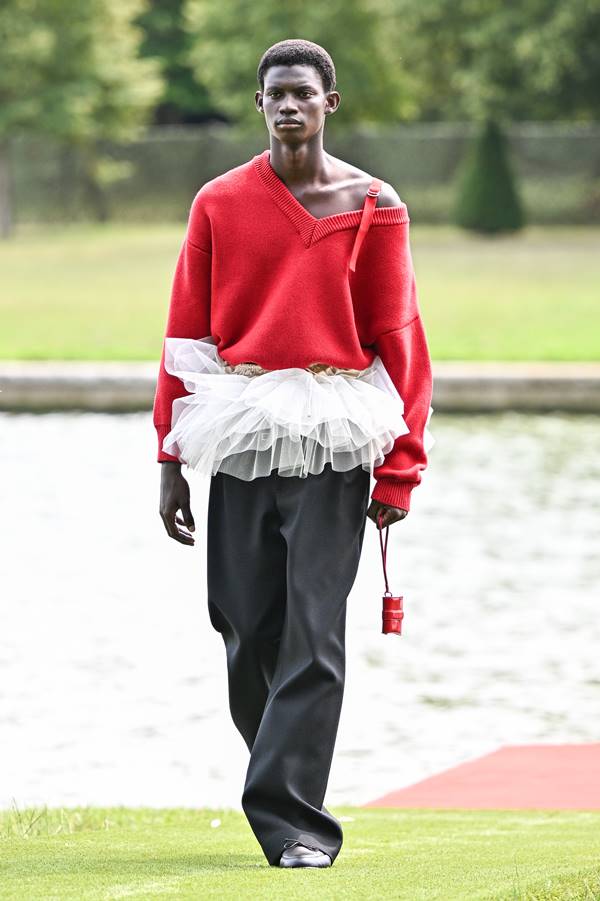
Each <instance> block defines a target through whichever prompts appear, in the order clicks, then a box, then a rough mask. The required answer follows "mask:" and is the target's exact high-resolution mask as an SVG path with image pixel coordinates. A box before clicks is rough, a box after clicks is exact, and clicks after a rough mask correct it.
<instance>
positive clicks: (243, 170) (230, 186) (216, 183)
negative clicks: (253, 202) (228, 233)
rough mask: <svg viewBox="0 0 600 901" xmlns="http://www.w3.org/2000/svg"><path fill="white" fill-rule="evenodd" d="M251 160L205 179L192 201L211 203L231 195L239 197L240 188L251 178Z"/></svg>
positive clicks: (223, 199)
mask: <svg viewBox="0 0 600 901" xmlns="http://www.w3.org/2000/svg"><path fill="white" fill-rule="evenodd" d="M251 174H252V160H248V161H246V162H245V163H241V164H240V165H239V166H233V167H232V168H231V169H228V170H227V171H226V172H220V173H219V174H218V175H215V176H214V177H213V178H210V179H208V181H205V182H204V184H203V185H202V187H201V188H200V189H199V190H198V192H197V193H196V196H195V198H194V203H199V204H208V205H212V204H215V203H219V202H223V201H225V200H227V199H228V198H231V197H238V198H239V197H240V189H241V188H242V187H244V185H245V182H246V180H247V179H249V178H251Z"/></svg>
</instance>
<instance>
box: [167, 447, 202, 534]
mask: <svg viewBox="0 0 600 901" xmlns="http://www.w3.org/2000/svg"><path fill="white" fill-rule="evenodd" d="M160 468H161V477H160V515H161V519H162V521H163V522H164V524H165V529H166V530H167V533H168V534H169V535H170V537H171V538H174V539H175V541H179V542H181V544H194V536H193V535H190V533H189V532H186V531H185V530H184V529H179V528H178V527H177V524H178V523H179V525H181V526H187V528H188V529H189V530H190V532H193V531H194V529H195V528H196V526H195V523H194V517H193V516H192V511H191V509H190V486H189V485H188V483H187V481H186V480H185V478H184V476H183V475H182V474H181V463H175V462H171V461H169V460H167V461H165V462H164V463H161V464H160ZM178 510H181V512H182V514H183V519H182V518H181V516H177V511H178Z"/></svg>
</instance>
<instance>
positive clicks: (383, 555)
mask: <svg viewBox="0 0 600 901" xmlns="http://www.w3.org/2000/svg"><path fill="white" fill-rule="evenodd" d="M382 516H383V510H380V511H379V513H378V515H377V529H378V530H379V544H380V546H381V560H382V563H383V578H384V579H385V593H386V594H391V591H390V586H389V585H388V577H387V570H386V568H385V564H386V560H387V545H388V537H389V531H390V527H389V526H386V527H385V545H384V543H383V538H382V537H381V533H382V531H383V529H382V528H381V520H380V517H382Z"/></svg>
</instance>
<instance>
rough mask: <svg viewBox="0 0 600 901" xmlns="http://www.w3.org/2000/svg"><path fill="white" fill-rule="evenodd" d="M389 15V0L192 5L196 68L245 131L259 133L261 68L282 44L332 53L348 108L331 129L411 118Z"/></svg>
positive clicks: (189, 18) (188, 11)
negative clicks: (309, 44) (296, 42)
mask: <svg viewBox="0 0 600 901" xmlns="http://www.w3.org/2000/svg"><path fill="white" fill-rule="evenodd" d="M387 10H389V3H388V2H387V0H371V2H370V3H368V4H366V3H365V2H364V0H331V2H329V3H326V4H312V5H311V4H309V5H306V4H304V3H300V2H285V3H281V2H280V0H263V2H261V3H256V4H248V3H246V2H245V0H230V2H228V3H221V4H219V3H214V2H213V0H187V3H186V6H185V19H186V23H187V25H186V27H187V29H188V31H189V32H190V35H191V37H192V46H191V49H190V53H189V61H190V64H191V65H192V66H193V68H194V70H195V71H196V73H197V77H198V79H199V80H201V81H202V82H203V83H204V84H205V85H206V87H207V89H208V91H209V93H210V95H211V98H212V100H213V104H214V105H215V106H216V107H219V108H220V109H222V110H223V111H224V112H225V113H226V114H227V115H228V116H229V117H231V119H233V120H234V121H236V122H238V123H241V124H245V125H249V126H252V125H256V126H257V127H258V124H259V117H258V113H257V112H256V108H255V106H254V91H255V90H257V88H258V84H257V80H256V70H257V67H258V63H259V60H260V58H261V56H262V54H263V53H264V51H265V50H266V49H267V48H268V47H270V46H271V45H272V44H274V43H276V42H277V41H281V40H285V39H287V38H294V37H301V38H303V39H305V40H310V41H314V42H315V43H317V44H321V46H323V47H325V49H326V50H327V51H328V52H329V53H330V54H331V55H332V57H333V60H334V63H335V67H336V74H337V83H338V87H339V89H340V93H342V103H341V105H340V108H339V110H338V112H337V113H336V115H335V116H333V117H332V119H331V123H330V125H328V128H331V127H334V128H335V127H340V126H342V127H343V126H347V125H349V124H351V123H354V122H369V123H372V122H381V121H386V122H394V121H397V120H399V119H403V118H411V117H412V116H413V115H414V113H415V112H416V110H415V108H414V103H413V101H412V90H411V89H410V76H409V74H408V73H407V71H406V70H405V68H404V67H403V66H402V63H401V60H400V58H399V55H398V48H397V46H396V45H395V43H394V41H393V39H392V38H391V36H390V34H389V32H388V30H387V28H386V23H387V13H386V11H387Z"/></svg>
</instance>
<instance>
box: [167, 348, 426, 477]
mask: <svg viewBox="0 0 600 901" xmlns="http://www.w3.org/2000/svg"><path fill="white" fill-rule="evenodd" d="M165 369H166V371H167V372H169V373H170V374H171V375H175V376H177V377H178V378H180V379H181V380H182V382H183V384H184V386H185V388H186V391H189V392H191V393H190V394H188V395H186V396H184V397H180V398H176V399H175V400H174V401H173V408H172V416H171V431H170V432H169V433H168V434H167V435H166V436H165V438H164V440H163V444H162V448H163V450H164V451H165V452H166V453H168V454H171V455H173V456H177V457H179V459H180V460H181V461H182V462H184V463H186V464H187V465H188V466H189V467H190V468H191V469H193V470H195V471H196V472H198V473H200V474H205V475H214V474H215V473H217V472H225V473H229V474H231V475H234V476H237V477H238V478H240V479H244V480H246V481H250V480H252V479H255V478H257V477H260V476H267V475H269V473H271V472H272V470H274V469H275V470H277V471H278V473H279V475H282V476H301V477H304V476H306V475H308V474H309V473H315V474H317V473H320V472H322V471H323V468H324V466H325V464H326V463H331V466H332V469H335V470H347V469H352V468H354V467H356V466H362V468H363V469H366V470H368V471H370V472H372V471H373V467H374V466H378V465H379V464H380V463H382V462H383V459H384V457H385V455H386V454H387V453H388V452H389V451H390V450H391V449H392V447H393V445H394V442H395V440H396V438H398V437H399V436H400V435H404V434H406V433H407V432H408V431H409V429H408V426H407V425H406V422H405V421H404V418H403V413H404V402H403V400H402V398H401V397H400V394H399V393H398V391H397V390H396V388H395V386H394V384H393V382H392V380H391V378H390V376H389V374H388V372H387V370H386V369H385V367H384V365H383V363H382V361H381V359H380V357H379V356H376V357H375V358H374V360H373V362H372V363H371V365H370V366H369V367H368V368H367V369H364V370H360V371H357V370H352V372H358V374H357V375H349V374H347V373H346V372H345V371H344V370H340V371H335V372H334V374H331V372H329V373H327V372H314V371H313V370H310V369H301V368H297V367H290V368H286V369H275V370H268V371H266V372H261V373H259V374H258V375H256V374H252V375H247V374H239V373H238V372H232V371H231V369H232V367H231V366H229V364H227V363H226V361H225V360H223V358H222V357H221V356H220V355H219V353H218V351H217V348H216V342H215V340H214V339H213V338H212V336H208V337H206V338H201V339H191V338H166V339H165ZM431 413H432V409H431V408H430V410H429V417H428V419H427V422H429V418H430V417H431ZM433 441H434V439H433V437H432V436H431V434H430V433H429V431H428V430H427V429H426V435H425V447H426V450H427V449H428V447H430V446H431V445H432V444H433Z"/></svg>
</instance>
